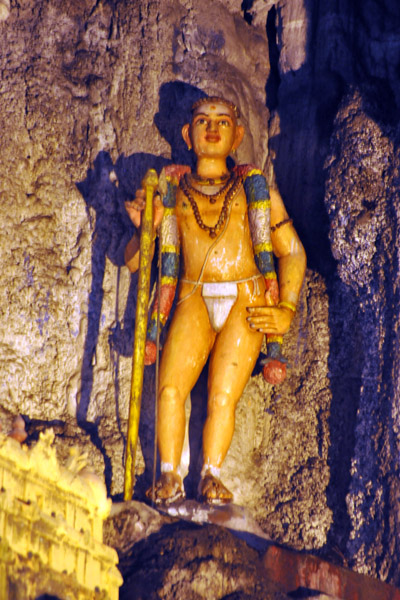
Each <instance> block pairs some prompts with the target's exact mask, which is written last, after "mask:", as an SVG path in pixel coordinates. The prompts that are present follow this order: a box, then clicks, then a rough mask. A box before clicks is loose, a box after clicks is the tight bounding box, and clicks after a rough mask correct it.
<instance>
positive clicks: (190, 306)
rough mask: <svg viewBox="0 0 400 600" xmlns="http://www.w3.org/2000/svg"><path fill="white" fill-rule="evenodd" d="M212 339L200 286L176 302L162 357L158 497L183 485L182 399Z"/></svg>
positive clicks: (159, 405)
mask: <svg viewBox="0 0 400 600" xmlns="http://www.w3.org/2000/svg"><path fill="white" fill-rule="evenodd" d="M214 339H215V332H214V331H213V330H212V328H211V326H210V322H209V319H208V315H207V310H206V308H205V305H204V302H203V300H202V298H201V295H200V289H199V290H197V291H196V293H195V294H194V295H193V296H191V297H190V298H188V299H187V300H185V301H184V302H183V303H182V304H179V305H178V306H177V308H176V310H175V313H174V316H173V319H172V322H171V325H170V328H169V331H168V335H167V340H166V343H165V345H164V348H163V352H162V357H161V364H160V384H159V390H160V391H159V397H158V421H157V426H158V449H159V453H160V460H161V471H162V475H161V478H160V480H159V482H158V483H157V488H156V495H157V496H158V499H159V500H163V501H165V500H167V499H168V498H169V497H170V496H171V497H172V496H173V495H175V491H176V489H175V488H176V487H177V481H178V483H179V484H180V487H182V481H181V479H180V475H179V472H178V467H179V464H180V460H181V453H182V447H183V442H184V437H185V400H186V398H187V396H188V394H189V392H190V391H191V389H192V388H193V386H194V384H195V383H196V381H197V379H198V377H199V375H200V373H201V371H202V369H203V367H204V365H205V363H206V361H207V358H208V355H209V353H210V350H211V348H212V345H213V343H214ZM163 473H172V474H173V478H172V481H173V482H174V486H173V487H174V489H175V491H174V490H172V487H171V485H170V483H171V481H170V480H171V477H169V478H166V477H165V476H163ZM164 480H165V482H164ZM167 480H168V481H167ZM164 483H165V485H164Z"/></svg>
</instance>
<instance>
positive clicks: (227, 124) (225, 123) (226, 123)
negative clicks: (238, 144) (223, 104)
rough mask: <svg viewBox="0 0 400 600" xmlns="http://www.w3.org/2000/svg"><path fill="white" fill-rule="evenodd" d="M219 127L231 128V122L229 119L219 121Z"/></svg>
mask: <svg viewBox="0 0 400 600" xmlns="http://www.w3.org/2000/svg"><path fill="white" fill-rule="evenodd" d="M218 124H219V125H222V127H229V126H230V122H229V121H228V120H227V119H221V121H218Z"/></svg>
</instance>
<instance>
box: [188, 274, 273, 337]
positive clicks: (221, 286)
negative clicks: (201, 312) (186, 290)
mask: <svg viewBox="0 0 400 600" xmlns="http://www.w3.org/2000/svg"><path fill="white" fill-rule="evenodd" d="M260 277H261V278H262V275H261V274H260V275H253V276H252V277H246V278H245V279H237V280H236V281H218V282H214V281H213V282H204V281H191V280H189V279H182V280H181V281H182V282H184V283H193V284H195V286H196V287H197V286H198V285H201V286H202V290H201V295H202V298H203V300H204V303H205V305H206V308H207V312H208V318H209V319H210V323H211V325H212V328H213V329H214V331H216V332H217V333H218V332H219V331H221V329H222V328H223V326H224V325H225V323H226V321H227V319H228V317H229V313H230V312H231V310H232V307H233V305H234V304H235V302H236V300H237V297H238V284H239V283H244V282H246V281H252V282H253V295H254V296H259V295H260V293H261V290H260V286H259V283H258V280H259V278H260ZM189 295H190V294H189ZM189 295H188V296H189ZM188 296H185V298H182V300H180V302H182V301H184V300H185V299H186V298H187V297H188Z"/></svg>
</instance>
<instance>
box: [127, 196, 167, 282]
mask: <svg viewBox="0 0 400 600" xmlns="http://www.w3.org/2000/svg"><path fill="white" fill-rule="evenodd" d="M144 206H145V191H144V189H139V190H137V191H136V194H135V198H134V200H132V201H127V202H125V210H126V212H127V213H128V215H129V218H130V220H131V221H132V223H133V224H134V226H135V228H136V229H135V232H134V234H133V236H132V237H131V239H130V240H129V242H128V243H127V245H126V246H125V253H124V259H125V265H126V266H127V267H128V269H129V270H130V271H131V273H135V272H136V271H137V270H138V269H139V257H140V224H141V219H142V211H143V209H144ZM163 214H164V206H163V203H162V201H161V197H160V194H158V193H157V194H155V195H154V200H153V237H154V240H155V238H156V232H157V229H158V227H159V225H160V223H161V220H162V218H163ZM151 252H152V254H151V256H152V257H153V255H154V242H153V245H152V251H151Z"/></svg>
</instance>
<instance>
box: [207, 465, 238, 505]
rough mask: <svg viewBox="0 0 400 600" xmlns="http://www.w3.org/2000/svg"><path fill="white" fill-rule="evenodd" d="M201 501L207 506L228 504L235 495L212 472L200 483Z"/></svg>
mask: <svg viewBox="0 0 400 600" xmlns="http://www.w3.org/2000/svg"><path fill="white" fill-rule="evenodd" d="M199 500H200V502H206V503H207V504H228V503H229V502H232V500H233V494H232V492H230V491H229V490H228V488H226V487H225V486H224V484H223V483H222V482H221V481H220V480H219V479H218V478H217V477H215V476H214V475H212V474H211V473H210V472H207V473H206V474H205V475H204V477H203V478H202V479H201V481H200V483H199Z"/></svg>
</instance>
